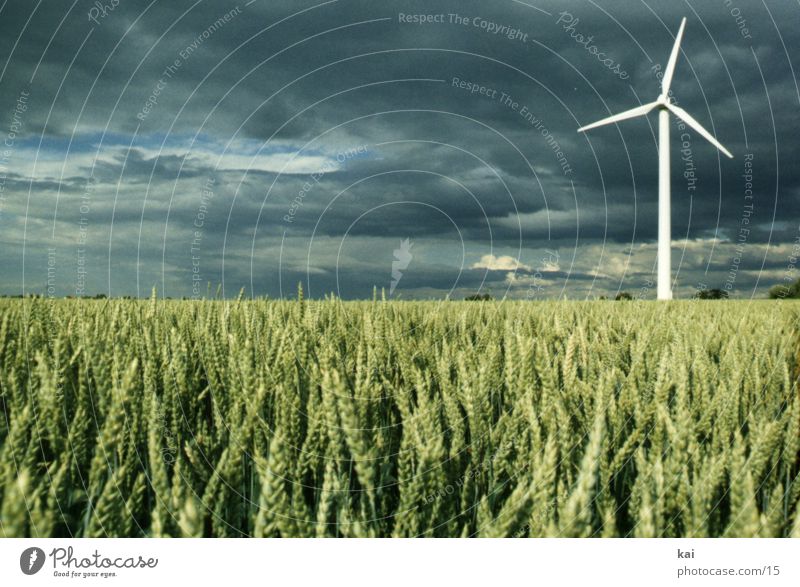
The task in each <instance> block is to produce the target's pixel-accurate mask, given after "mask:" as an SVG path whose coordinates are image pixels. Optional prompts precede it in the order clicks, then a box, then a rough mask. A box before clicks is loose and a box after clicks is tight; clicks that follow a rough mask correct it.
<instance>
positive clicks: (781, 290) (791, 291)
mask: <svg viewBox="0 0 800 587" xmlns="http://www.w3.org/2000/svg"><path fill="white" fill-rule="evenodd" d="M769 297H770V299H771V300H783V299H787V298H788V299H798V298H800V278H798V279H797V280H796V281H795V282H794V283H793V284H791V285H774V286H772V287H771V288H770V289H769Z"/></svg>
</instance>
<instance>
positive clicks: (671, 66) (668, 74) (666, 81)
mask: <svg viewBox="0 0 800 587" xmlns="http://www.w3.org/2000/svg"><path fill="white" fill-rule="evenodd" d="M685 27H686V17H685V16H684V17H683V20H682V21H681V28H680V29H679V30H678V34H677V36H676V37H675V44H674V45H673V46H672V53H671V54H670V56H669V62H667V69H666V70H665V71H664V78H663V80H662V81H661V95H662V96H664V97H665V98H666V97H667V95H669V87H670V86H671V85H672V76H673V75H674V73H675V64H676V63H678V54H679V53H680V49H681V39H682V38H683V29H684V28H685Z"/></svg>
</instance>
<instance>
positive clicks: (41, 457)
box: [0, 297, 800, 537]
mask: <svg viewBox="0 0 800 587" xmlns="http://www.w3.org/2000/svg"><path fill="white" fill-rule="evenodd" d="M799 314H800V306H798V305H795V304H792V303H790V302H780V303H777V302H733V301H729V302H703V301H686V302H670V303H663V304H656V303H647V302H441V303H437V302H384V301H380V300H376V301H366V302H342V301H340V300H337V299H327V300H320V301H308V300H302V299H300V300H295V301H266V300H262V301H246V300H236V301H196V302H195V301H169V300H157V299H156V298H155V297H153V298H152V299H151V300H149V301H148V300H143V301H137V300H107V301H87V300H48V299H32V300H31V299H24V300H0V412H2V413H1V414H0V536H219V537H229V536H230V537H233V536H281V537H298V536H302V537H308V536H312V537H313V536H317V537H323V536H330V537H332V536H338V537H364V536H379V537H382V536H404V537H405V536H449V537H461V536H490V537H501V536H513V537H541V536H565V537H612V536H613V537H620V536H624V537H653V536H667V537H674V536H698V537H702V536H731V537H750V536H777V537H782V536H795V537H798V536H800V509H799V507H798V502H799V501H800V396H798V386H797V380H798V348H800V346H799V345H798V334H799V333H798V324H800V322H799V321H798V317H799Z"/></svg>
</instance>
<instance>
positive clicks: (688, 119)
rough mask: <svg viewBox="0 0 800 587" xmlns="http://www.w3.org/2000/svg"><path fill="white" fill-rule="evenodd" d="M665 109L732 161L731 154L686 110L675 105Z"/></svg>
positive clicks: (668, 105)
mask: <svg viewBox="0 0 800 587" xmlns="http://www.w3.org/2000/svg"><path fill="white" fill-rule="evenodd" d="M667 108H669V109H670V111H671V112H672V113H673V114H674V115H675V116H677V117H678V118H680V119H681V120H683V121H684V122H685V123H686V124H688V125H689V126H691V127H692V128H693V129H694V130H696V131H697V132H698V133H700V134H701V135H702V136H703V137H704V138H705V139H706V140H707V141H708V142H709V143H711V144H712V145H714V146H715V147H716V148H717V149H719V150H720V151H722V152H723V153H724V154H725V155H727V156H728V157H730V158H731V159H733V155H732V154H731V152H730V151H728V149H726V148H725V147H723V146H722V143H720V142H719V141H718V140H717V139H715V138H714V136H713V135H712V134H711V133H710V132H708V131H707V130H706V129H704V128H703V126H702V125H701V124H700V123H699V122H697V121H696V120H695V119H694V118H693V117H692V115H691V114H689V113H688V112H686V110H684V109H683V108H680V107H678V106H675V104H667Z"/></svg>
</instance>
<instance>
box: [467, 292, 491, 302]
mask: <svg viewBox="0 0 800 587" xmlns="http://www.w3.org/2000/svg"><path fill="white" fill-rule="evenodd" d="M464 299H465V300H466V301H468V302H490V301H492V299H494V298H492V296H490V295H489V294H488V293H487V294H472V295H469V296H467V297H465V298H464Z"/></svg>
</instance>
